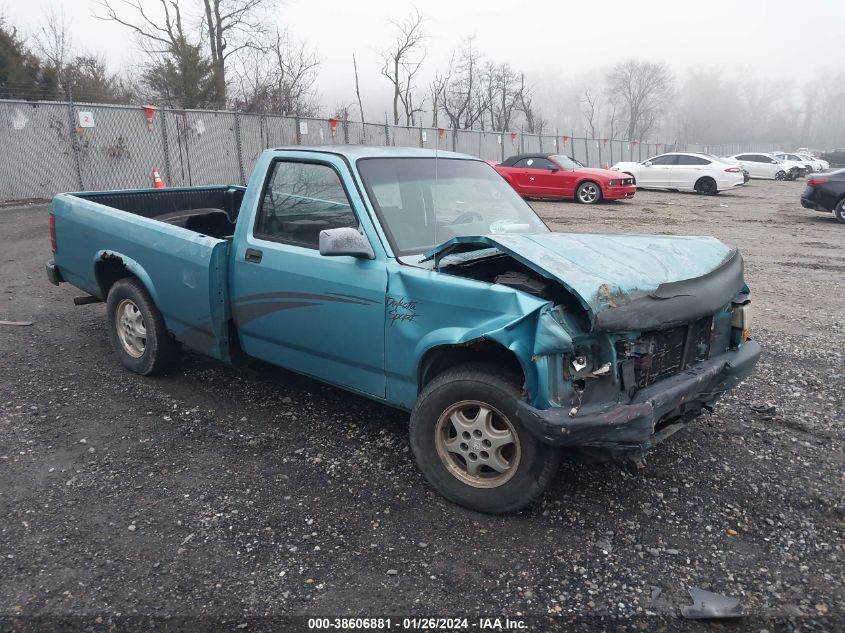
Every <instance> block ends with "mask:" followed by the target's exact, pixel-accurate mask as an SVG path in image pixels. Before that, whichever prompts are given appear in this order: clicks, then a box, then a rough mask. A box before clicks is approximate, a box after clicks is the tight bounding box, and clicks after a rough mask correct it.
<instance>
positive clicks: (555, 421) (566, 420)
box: [517, 341, 760, 450]
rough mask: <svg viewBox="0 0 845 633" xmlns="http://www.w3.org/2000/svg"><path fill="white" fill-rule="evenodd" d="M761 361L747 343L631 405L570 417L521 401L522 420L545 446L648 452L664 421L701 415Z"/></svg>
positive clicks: (639, 394) (594, 407) (598, 408)
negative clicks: (657, 427)
mask: <svg viewBox="0 0 845 633" xmlns="http://www.w3.org/2000/svg"><path fill="white" fill-rule="evenodd" d="M759 358H760V345H759V344H757V343H756V342H754V341H746V342H745V344H744V345H743V346H742V348H740V349H738V350H731V351H729V352H725V353H724V354H720V355H719V356H716V357H714V358H711V359H709V360H706V361H704V362H701V363H698V364H697V365H694V366H692V367H689V368H688V369H686V370H684V371H683V372H681V373H679V374H676V375H674V376H671V377H669V378H665V379H664V380H661V381H659V382H656V383H654V384H653V385H649V386H648V387H645V388H644V389H640V390H639V391H638V392H637V393H636V394H635V395H634V397H633V399H632V400H631V402H630V403H628V404H621V403H618V402H611V403H602V404H597V405H591V406H589V407H583V408H582V409H581V410H580V411H578V413H577V414H576V415H575V417H570V415H569V410H568V409H566V408H565V407H561V408H553V409H546V410H540V409H535V408H534V407H532V406H531V405H529V404H528V403H527V402H524V401H521V402H519V403H518V407H517V414H518V416H519V420H520V422H522V424H523V425H524V426H525V427H526V428H527V429H528V431H530V432H531V433H532V434H533V435H534V436H536V437H537V438H538V439H539V440H540V441H542V442H543V443H545V444H551V445H554V446H570V447H575V446H579V447H586V446H589V447H595V448H607V449H616V450H618V449H630V450H633V449H647V448H650V447H651V446H652V445H653V444H656V443H657V442H656V441H655V439H656V438H658V436H660V437H659V439H662V438H663V437H665V436H666V435H665V434H664V435H661V434H660V433H658V434H657V435H655V427H656V426H658V425H659V424H660V423H661V422H662V421H664V419H666V420H668V419H670V418H674V417H676V416H677V417H680V416H681V415H685V414H689V413H698V412H700V410H701V407H702V406H705V405H709V404H712V403H713V402H715V401H716V400H717V399H718V398H719V396H721V395H722V394H723V393H724V392H725V391H727V390H729V389H731V388H733V387H735V386H736V385H738V384H739V383H740V382H742V381H743V380H744V379H745V378H747V377H748V375H749V374H750V373H751V371H752V370H753V369H754V366H755V365H756V364H757V360H758V359H759Z"/></svg>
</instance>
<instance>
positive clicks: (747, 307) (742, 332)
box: [731, 303, 751, 343]
mask: <svg viewBox="0 0 845 633" xmlns="http://www.w3.org/2000/svg"><path fill="white" fill-rule="evenodd" d="M731 327H732V328H733V329H734V330H736V331H737V333H738V334H739V340H740V342H741V343H745V341H747V340H748V338H749V337H750V336H751V304H750V303H744V304H742V305H735V306H734V307H733V314H732V315H731Z"/></svg>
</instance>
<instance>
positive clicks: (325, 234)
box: [320, 226, 376, 259]
mask: <svg viewBox="0 0 845 633" xmlns="http://www.w3.org/2000/svg"><path fill="white" fill-rule="evenodd" d="M320 255H324V256H325V257H337V256H339V255H347V256H349V257H358V258H360V259H375V258H376V255H375V253H373V247H372V246H370V242H369V240H368V239H367V238H366V237H364V236H363V235H361V233H359V232H358V229H353V228H351V227H348V226H344V227H341V228H339V229H326V230H325V231H320Z"/></svg>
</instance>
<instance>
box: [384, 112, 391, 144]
mask: <svg viewBox="0 0 845 633" xmlns="http://www.w3.org/2000/svg"><path fill="white" fill-rule="evenodd" d="M384 144H385V146H386V147H390V124H389V123H388V122H387V115H384Z"/></svg>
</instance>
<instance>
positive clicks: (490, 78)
mask: <svg viewBox="0 0 845 633" xmlns="http://www.w3.org/2000/svg"><path fill="white" fill-rule="evenodd" d="M482 80H483V82H484V91H485V93H486V102H487V113H488V114H489V117H490V129H492V130H497V131H503V130H507V129H509V128H510V125H511V120H512V118H513V115H514V113H515V112H516V109H517V104H518V102H519V90H520V87H519V81H518V77H517V74H516V73H515V72H514V71H513V69H512V68H511V67H510V65H509V64H507V63H503V64H496V63H494V62H488V63H487V64H486V65H485V67H484V72H483V74H482Z"/></svg>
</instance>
